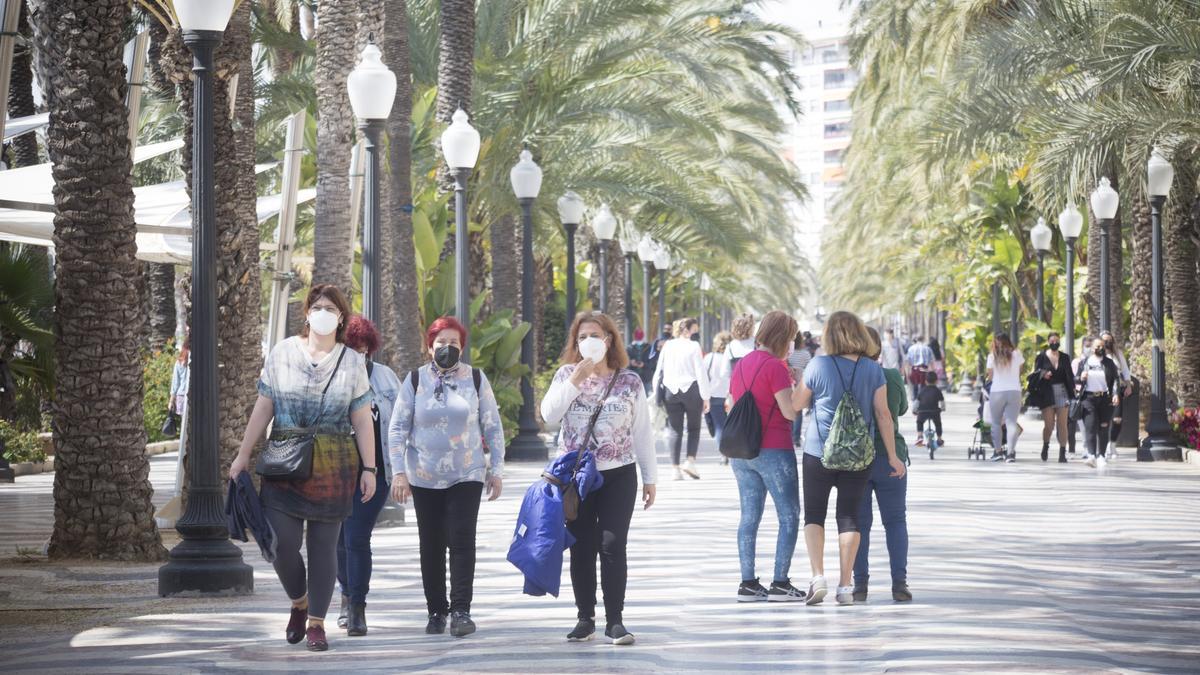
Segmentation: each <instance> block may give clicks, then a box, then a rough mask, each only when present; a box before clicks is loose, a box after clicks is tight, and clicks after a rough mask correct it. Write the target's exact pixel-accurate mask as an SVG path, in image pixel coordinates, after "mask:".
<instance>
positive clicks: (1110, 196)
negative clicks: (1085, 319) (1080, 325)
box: [1092, 178, 1120, 332]
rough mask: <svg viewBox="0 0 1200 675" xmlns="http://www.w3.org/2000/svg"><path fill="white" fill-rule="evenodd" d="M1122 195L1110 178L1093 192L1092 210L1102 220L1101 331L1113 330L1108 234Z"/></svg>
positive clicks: (1103, 179) (1101, 181) (1102, 180)
mask: <svg viewBox="0 0 1200 675" xmlns="http://www.w3.org/2000/svg"><path fill="white" fill-rule="evenodd" d="M1119 203H1120V196H1119V195H1117V191H1116V190H1114V189H1112V186H1111V185H1109V182H1108V178H1101V179H1100V185H1099V186H1098V187H1097V188H1096V190H1095V191H1094V192H1092V211H1093V212H1095V214H1096V219H1097V220H1099V221H1100V331H1101V332H1104V331H1108V330H1112V297H1111V295H1112V293H1111V290H1110V289H1109V283H1108V274H1109V271H1108V248H1109V242H1108V236H1109V229H1111V228H1112V223H1113V219H1114V218H1116V217H1117V205H1118V204H1119Z"/></svg>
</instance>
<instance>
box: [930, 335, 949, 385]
mask: <svg viewBox="0 0 1200 675" xmlns="http://www.w3.org/2000/svg"><path fill="white" fill-rule="evenodd" d="M929 351H930V352H932V353H933V367H932V369H933V372H934V373H937V376H938V385H939V386H940V387H942V388H943V389H945V388H946V387H947V386H948V385H949V384H950V380H949V378H948V377H947V376H946V355H945V354H944V353H943V352H942V345H941V343H940V342H938V339H937V338H935V337H930V338H929Z"/></svg>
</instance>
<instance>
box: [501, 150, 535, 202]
mask: <svg viewBox="0 0 1200 675" xmlns="http://www.w3.org/2000/svg"><path fill="white" fill-rule="evenodd" d="M508 178H509V180H510V181H511V182H512V189H513V192H514V193H515V194H516V195H517V199H537V196H538V193H539V192H541V191H542V167H540V166H538V165H537V162H535V161H533V153H531V152H529V151H528V150H522V151H521V159H520V160H518V161H517V163H516V164H514V165H513V168H512V170H511V171H509V172H508Z"/></svg>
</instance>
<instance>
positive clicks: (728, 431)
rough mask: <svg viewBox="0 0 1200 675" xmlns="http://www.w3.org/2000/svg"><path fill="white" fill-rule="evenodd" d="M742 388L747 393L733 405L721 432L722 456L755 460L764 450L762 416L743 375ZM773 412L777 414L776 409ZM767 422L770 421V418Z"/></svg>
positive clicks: (755, 375) (759, 365) (760, 365)
mask: <svg viewBox="0 0 1200 675" xmlns="http://www.w3.org/2000/svg"><path fill="white" fill-rule="evenodd" d="M765 364H766V361H763V362H762V363H760V364H758V370H755V371H754V377H752V378H750V381H751V382H753V381H754V379H755V378H757V377H758V372H759V371H760V370H762V367H763V365H765ZM739 372H741V371H739ZM742 387H743V388H744V389H745V391H744V392H742V395H741V397H739V398H738V400H737V403H734V404H733V408H732V409H730V411H729V417H727V418H726V419H725V428H724V430H722V431H721V447H720V450H721V454H722V455H725V456H726V457H728V458H730V459H754V458H756V457H758V453H759V451H760V450H762V431H763V423H762V416H761V415H759V414H758V404H757V403H755V401H754V393H753V392H751V391H750V387H749V386H747V385H746V377H745V375H742ZM771 412H772V413H774V412H775V409H774V407H772V408H771ZM767 421H768V422H769V421H770V418H769V417H768V418H767Z"/></svg>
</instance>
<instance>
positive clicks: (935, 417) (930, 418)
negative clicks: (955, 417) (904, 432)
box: [917, 412, 942, 438]
mask: <svg viewBox="0 0 1200 675" xmlns="http://www.w3.org/2000/svg"><path fill="white" fill-rule="evenodd" d="M926 422H933V428H934V430H935V431H937V437H938V438H941V437H942V413H940V412H919V413H917V433H918V434H920V433H922V432H924V431H925V423H926Z"/></svg>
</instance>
